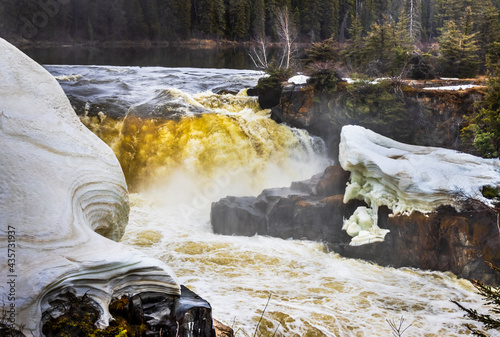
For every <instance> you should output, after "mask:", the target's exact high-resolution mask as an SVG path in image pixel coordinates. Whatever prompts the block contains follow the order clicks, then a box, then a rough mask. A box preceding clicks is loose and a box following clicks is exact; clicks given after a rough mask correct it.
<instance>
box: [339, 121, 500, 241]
mask: <svg viewBox="0 0 500 337" xmlns="http://www.w3.org/2000/svg"><path fill="white" fill-rule="evenodd" d="M339 161H340V165H341V166H342V167H343V168H344V170H347V171H350V172H351V178H350V183H348V185H347V187H346V190H345V194H344V202H348V201H349V200H352V199H359V200H364V201H365V202H366V204H367V205H368V206H369V207H370V208H371V210H370V209H368V210H359V211H358V210H357V211H356V212H357V213H356V212H355V214H353V216H351V218H350V219H348V220H346V221H345V222H344V229H345V230H346V231H347V232H348V233H349V234H350V235H351V236H354V237H358V236H360V237H359V238H356V239H353V241H352V242H351V244H352V245H359V244H365V243H369V242H375V241H381V240H383V237H384V236H385V234H386V233H387V232H388V231H387V230H382V229H380V228H379V227H378V226H377V211H378V208H379V207H380V206H382V205H385V206H387V207H389V209H391V210H392V211H393V213H395V214H400V213H403V214H404V213H407V214H409V213H412V212H414V211H419V212H422V213H428V212H432V211H434V210H435V209H436V208H437V207H439V206H442V205H451V206H453V207H455V208H456V209H460V207H461V205H462V203H463V201H464V199H466V198H471V199H476V200H478V201H480V202H482V203H484V204H486V205H488V206H492V201H491V200H490V199H487V198H485V197H484V196H483V194H482V190H483V188H484V187H491V188H494V189H497V190H498V187H499V186H500V161H499V160H498V159H484V158H480V157H476V156H472V155H469V154H465V153H461V152H458V151H454V150H449V149H443V148H436V147H424V146H416V145H408V144H403V143H399V142H397V141H394V140H392V139H389V138H387V137H384V136H381V135H379V134H377V133H375V132H373V131H371V130H368V129H365V128H363V127H360V126H353V125H348V126H344V127H343V128H342V132H341V142H340V154H339Z"/></svg>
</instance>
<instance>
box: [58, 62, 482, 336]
mask: <svg viewBox="0 0 500 337" xmlns="http://www.w3.org/2000/svg"><path fill="white" fill-rule="evenodd" d="M48 70H49V71H51V72H52V73H53V74H54V75H57V76H59V79H60V80H61V84H62V85H63V88H64V89H65V90H66V92H67V94H68V95H69V96H70V97H71V96H73V97H77V96H78V95H80V96H78V97H77V98H78V99H80V100H82V101H86V102H89V104H94V103H95V102H96V101H98V102H100V104H102V106H103V107H104V108H103V109H102V112H100V113H99V114H98V115H94V116H92V117H91V116H90V115H88V114H87V115H84V116H81V119H82V121H83V122H84V124H86V125H87V127H89V128H90V129H91V130H92V131H94V132H95V133H96V134H97V135H99V136H100V137H101V139H103V140H104V141H105V142H106V143H107V144H108V145H110V146H111V148H112V149H113V150H114V151H115V154H116V155H117V157H118V158H119V160H120V163H121V165H122V167H123V169H124V173H125V175H126V178H127V181H128V184H129V187H130V189H131V191H132V192H133V193H132V194H131V196H130V200H131V214H130V221H129V225H128V227H127V229H126V233H125V236H124V238H123V240H122V241H123V242H124V243H125V244H129V245H132V246H135V247H136V248H138V249H141V250H143V251H144V252H145V253H147V254H149V255H151V256H153V257H156V258H159V259H161V260H162V261H164V262H166V263H167V264H168V265H170V266H171V267H172V269H173V270H174V271H175V273H176V275H177V276H178V278H179V280H180V282H181V283H182V284H184V285H186V286H188V287H190V288H191V289H192V290H194V291H196V292H197V293H199V294H200V295H202V296H203V297H204V298H206V299H207V300H208V301H209V302H210V303H211V304H212V306H213V314H214V317H215V318H216V319H218V320H221V321H223V322H225V323H226V324H227V325H229V326H232V327H233V328H234V329H235V331H236V335H237V336H253V335H254V334H255V332H257V333H256V335H257V336H389V335H390V334H391V329H390V327H389V324H388V323H387V320H394V321H397V322H399V319H400V317H401V316H403V317H404V318H405V323H404V326H406V325H408V324H410V323H411V324H412V325H411V327H410V328H409V329H408V330H407V332H406V333H405V336H462V335H466V334H468V332H467V329H466V328H465V327H464V326H463V324H464V322H466V320H465V319H464V318H463V314H462V312H461V311H460V310H459V309H458V308H457V307H456V306H455V305H454V304H453V303H451V302H450V299H455V300H458V301H460V302H462V303H464V304H465V305H466V306H470V307H477V306H478V304H479V303H480V297H479V296H478V295H477V294H475V292H474V289H473V287H472V286H471V284H470V283H469V282H468V281H464V280H459V279H457V278H456V277H455V276H454V275H452V274H449V273H438V272H426V271H419V270H414V269H392V268H383V267H379V266H376V265H373V264H370V263H365V262H361V261H356V260H350V259H345V258H342V257H339V256H338V255H336V254H335V253H331V252H327V251H326V249H325V247H324V246H323V245H322V244H321V243H314V242H308V241H297V240H281V239H276V238H267V237H260V236H254V237H250V238H248V237H236V236H221V235H215V234H213V233H212V232H211V228H210V223H209V210H210V203H211V202H213V201H216V200H218V199H219V198H221V197H225V196H227V195H240V196H241V195H257V194H258V193H260V191H261V190H262V189H264V188H268V187H278V186H288V185H289V184H290V183H291V181H294V180H302V179H307V178H309V177H311V176H312V175H313V174H316V173H319V172H321V171H322V170H323V169H324V168H325V167H326V165H328V164H329V160H328V159H327V158H326V157H325V156H324V145H323V144H322V142H321V140H319V139H317V138H315V137H311V136H310V135H309V134H307V133H306V132H304V131H302V130H295V129H291V128H289V127H287V126H284V125H278V124H276V123H275V122H273V121H272V120H271V119H270V118H269V111H265V110H264V111H261V110H259V108H258V105H257V103H256V101H255V99H254V98H250V97H248V96H246V94H245V91H244V90H241V89H243V88H245V87H249V86H251V85H253V84H255V81H256V79H257V78H258V77H259V76H260V75H261V74H259V73H258V72H250V71H236V70H235V71H229V70H206V69H204V70H200V69H168V68H132V67H66V66H52V67H48ZM71 75H73V76H71ZM75 75H77V76H75ZM224 82H225V83H226V86H227V87H228V88H230V89H233V90H232V91H234V89H236V91H240V93H239V94H230V93H219V94H215V93H214V91H217V90H216V89H218V88H223V86H221V84H222V83H224ZM115 101H119V102H115ZM103 102H104V103H106V102H107V103H109V102H113V103H116V104H115V105H116V106H119V107H120V106H122V107H123V106H128V107H129V108H127V109H126V110H124V111H123V115H121V116H120V115H119V114H116V113H115V114H114V115H113V114H111V113H109V111H107V110H106V106H107V105H106V104H103ZM87 108H88V107H87ZM87 110H88V109H87ZM118 110H119V109H118ZM125 113H126V114H125ZM331 225H332V226H342V224H333V223H332V224H331ZM268 301H269V304H268V306H267V308H266V309H265V313H263V310H264V308H265V307H266V303H267V302H268ZM261 316H262V320H260V318H261ZM469 323H470V322H469Z"/></svg>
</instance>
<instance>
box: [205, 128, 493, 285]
mask: <svg viewBox="0 0 500 337" xmlns="http://www.w3.org/2000/svg"><path fill="white" fill-rule="evenodd" d="M344 131H345V132H344ZM342 137H343V143H342V144H341V146H340V148H341V159H342V160H341V163H342V165H343V166H344V168H347V169H349V170H350V171H352V172H351V173H348V172H346V171H344V170H343V168H342V167H340V166H331V167H329V168H327V169H326V170H325V172H324V173H323V174H320V175H317V176H315V177H313V178H312V179H310V180H308V181H305V182H299V183H293V184H292V186H291V187H289V188H276V189H268V190H264V191H263V192H262V193H261V194H260V195H259V196H258V197H242V198H235V197H227V198H224V199H221V200H220V201H218V202H216V203H213V204H212V214H211V221H212V226H213V229H214V231H215V232H216V233H220V234H226V235H231V234H235V235H249V236H251V235H255V234H259V235H270V236H276V237H281V238H284V239H288V238H294V239H308V240H315V241H322V242H325V243H326V244H327V246H328V247H329V248H330V249H331V250H333V251H335V252H338V253H339V254H341V255H343V256H346V257H352V258H362V259H365V260H369V261H373V262H376V263H378V264H381V265H385V266H395V267H416V268H421V269H430V270H438V271H451V272H453V273H455V274H456V275H458V276H459V277H464V278H467V279H478V280H481V281H483V282H485V283H488V284H495V285H496V284H499V281H500V280H499V279H497V278H496V276H495V275H494V273H493V272H492V270H491V269H490V267H489V266H488V263H492V264H494V265H500V230H499V227H498V223H497V221H498V218H497V211H498V210H497V208H495V207H494V205H495V203H496V198H497V197H498V195H497V196H494V197H493V198H492V199H488V198H486V197H485V196H484V194H485V193H484V191H485V188H483V187H489V188H490V189H491V190H495V191H497V194H498V189H496V187H498V185H499V182H500V180H499V179H500V163H499V162H498V161H497V160H485V159H482V158H478V157H474V156H471V155H466V154H463V153H459V152H456V151H452V150H446V149H439V148H428V147H419V146H412V145H406V144H401V143H397V142H394V141H392V140H390V139H387V138H385V137H382V136H380V135H377V134H375V133H373V132H371V131H369V130H366V129H364V128H360V127H346V128H345V130H343V132H342ZM348 163H349V164H348ZM495 186H496V187H495ZM346 188H347V189H346ZM344 193H348V194H344ZM346 196H348V197H346ZM490 197H491V196H490ZM344 202H346V203H344ZM360 210H361V211H360ZM353 214H355V215H356V216H353ZM346 224H350V225H352V226H354V227H356V230H353V229H349V228H345V227H346ZM343 228H345V229H347V230H344V229H343Z"/></svg>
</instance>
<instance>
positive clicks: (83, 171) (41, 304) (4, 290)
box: [0, 39, 213, 336]
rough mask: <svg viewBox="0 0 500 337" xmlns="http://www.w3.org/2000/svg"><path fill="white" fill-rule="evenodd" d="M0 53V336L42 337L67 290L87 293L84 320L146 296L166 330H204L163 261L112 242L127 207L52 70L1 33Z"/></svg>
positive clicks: (113, 163) (104, 319) (111, 169)
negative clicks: (171, 315) (0, 311)
mask: <svg viewBox="0 0 500 337" xmlns="http://www.w3.org/2000/svg"><path fill="white" fill-rule="evenodd" d="M0 50H2V53H1V54H0V78H2V81H1V82H0V143H1V144H2V146H0V157H1V158H2V161H1V164H0V250H1V251H2V252H3V253H2V254H0V270H2V275H0V304H1V305H4V306H5V308H6V309H7V310H9V313H8V319H7V320H2V321H1V322H0V332H1V333H2V334H5V330H6V329H19V328H20V327H24V333H25V334H26V335H28V336H31V335H34V336H42V327H43V323H42V317H44V316H45V318H46V315H49V316H52V317H56V316H58V315H60V314H61V313H62V311H63V310H62V307H61V306H57V303H60V302H61V301H64V298H66V297H67V296H68V294H71V296H73V297H74V298H83V297H85V298H87V299H88V301H86V303H87V304H89V305H90V306H91V307H92V308H94V309H95V311H96V316H95V317H93V318H92V319H93V320H94V321H93V322H92V323H91V325H92V326H94V324H95V327H97V328H101V329H103V328H106V327H107V326H108V325H109V324H110V322H112V321H113V319H114V317H113V315H112V313H111V311H112V310H111V308H110V303H112V302H113V301H115V300H116V299H119V298H122V297H123V296H129V297H131V298H134V296H139V297H142V298H143V299H144V298H145V296H146V294H151V293H154V294H156V295H155V297H153V298H151V299H150V301H149V302H148V308H150V309H151V312H153V313H154V314H155V315H156V316H155V318H158V319H159V320H162V319H167V318H166V317H164V313H168V312H175V313H176V314H175V321H174V322H172V325H173V326H175V329H176V333H175V334H171V335H172V336H175V335H176V334H177V332H178V333H179V335H183V336H188V335H189V336H193V334H192V333H194V332H193V331H191V330H190V331H187V332H186V331H184V332H183V330H182V329H181V328H180V327H182V326H184V322H186V320H187V318H186V317H187V316H190V318H189V320H191V321H190V322H194V321H193V320H199V321H197V323H195V324H191V323H190V324H188V325H187V326H190V327H193V326H196V324H202V325H204V326H206V327H207V329H206V330H203V331H208V330H210V331H211V332H213V328H212V323H211V320H207V319H206V317H201V316H200V315H192V312H193V308H194V306H193V305H191V304H190V303H195V302H194V301H192V300H191V298H192V295H190V294H189V293H186V292H184V291H181V286H180V285H179V284H178V282H177V280H176V277H175V275H174V273H173V271H172V270H171V269H170V268H169V267H168V266H167V265H165V264H164V263H163V262H161V261H159V260H156V259H153V258H151V257H149V256H147V255H145V254H143V253H141V252H139V251H136V250H134V249H132V248H130V247H127V246H125V245H122V244H120V243H118V242H116V241H118V240H120V238H121V237H122V235H123V234H124V231H125V226H126V225H127V222H128V214H129V205H128V191H127V185H126V183H125V178H124V176H123V172H122V170H121V167H120V165H119V163H118V160H117V159H116V157H115V155H114V154H113V152H112V150H111V149H110V148H109V147H108V146H107V145H106V144H105V143H104V142H102V141H101V140H100V139H99V138H98V137H97V136H95V135H94V134H93V133H92V132H91V131H89V130H88V129H87V128H85V126H84V125H83V124H82V123H81V122H80V120H79V119H78V117H77V116H76V114H75V113H74V111H73V109H72V107H71V105H70V102H69V100H68V98H67V97H66V95H65V94H64V92H63V91H62V89H61V87H60V86H59V85H58V83H57V81H56V80H55V79H54V77H53V76H51V75H50V74H49V73H48V72H47V71H46V70H45V69H43V68H42V67H41V66H40V65H38V64H37V63H35V62H34V61H33V60H31V59H30V58H28V57H27V56H26V55H24V54H23V53H22V52H20V51H19V50H18V49H16V48H15V47H13V46H12V45H10V44H9V43H8V42H6V41H5V40H3V39H0ZM164 299H169V300H168V301H167V302H168V303H170V304H171V305H170V307H168V308H165V303H167V302H165V301H164ZM143 304H144V301H143ZM54 305H56V307H54ZM82 305H83V302H82ZM201 307H202V308H203V310H204V311H206V310H207V304H206V303H203V304H202V305H201ZM143 308H145V307H144V305H143ZM183 308H185V312H184V314H182V312H183V310H184V309H183ZM163 309H165V310H163ZM167 309H168V310H167ZM144 310H145V309H144ZM148 310H149V309H148ZM195 311H196V310H195ZM188 314H189V315H188ZM200 319H201V320H200ZM69 323H71V324H76V323H79V322H75V321H71V322H69ZM71 324H70V325H71ZM178 326H179V328H178ZM151 327H153V325H151ZM67 328H68V329H69V328H70V326H67ZM153 332H154V330H153ZM182 333H183V334H182ZM74 335H75V336H77V335H79V334H74ZM151 335H152V336H155V334H154V333H153V334H151ZM156 335H158V334H156ZM211 335H212V333H210V334H204V335H199V336H211Z"/></svg>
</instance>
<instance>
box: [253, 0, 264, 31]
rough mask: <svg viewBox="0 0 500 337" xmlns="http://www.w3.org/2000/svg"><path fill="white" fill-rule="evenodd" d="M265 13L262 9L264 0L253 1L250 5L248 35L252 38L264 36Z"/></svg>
mask: <svg viewBox="0 0 500 337" xmlns="http://www.w3.org/2000/svg"><path fill="white" fill-rule="evenodd" d="M265 23H266V12H265V9H264V0H255V1H253V3H252V22H251V25H250V33H251V34H252V38H254V39H258V38H260V37H263V36H264V35H265Z"/></svg>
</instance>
